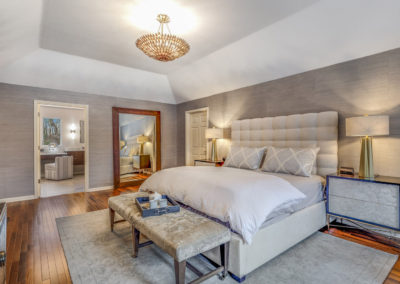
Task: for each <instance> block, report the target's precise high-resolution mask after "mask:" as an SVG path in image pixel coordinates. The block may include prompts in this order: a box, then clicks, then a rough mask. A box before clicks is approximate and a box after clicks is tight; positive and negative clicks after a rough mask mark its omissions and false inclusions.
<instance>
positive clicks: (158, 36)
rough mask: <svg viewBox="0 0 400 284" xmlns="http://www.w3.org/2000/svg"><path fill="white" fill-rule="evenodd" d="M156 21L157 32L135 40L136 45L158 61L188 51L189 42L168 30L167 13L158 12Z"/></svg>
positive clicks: (172, 58) (175, 56)
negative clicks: (158, 25) (166, 32)
mask: <svg viewBox="0 0 400 284" xmlns="http://www.w3.org/2000/svg"><path fill="white" fill-rule="evenodd" d="M157 21H159V22H160V27H159V28H158V32H157V33H155V34H146V35H143V36H141V37H140V38H138V39H137V40H136V46H137V48H139V49H140V50H141V51H143V52H144V53H145V54H146V55H147V56H149V57H151V58H154V59H156V60H159V61H164V62H165V61H172V60H174V59H177V58H179V57H181V56H183V55H185V54H186V53H188V51H189V49H190V46H189V44H188V43H187V42H186V41H185V40H183V39H181V38H180V37H177V36H174V35H172V34H171V31H170V30H169V27H168V23H169V21H170V19H169V17H168V15H165V14H159V15H158V16H157ZM164 26H165V27H167V29H168V34H165V33H164Z"/></svg>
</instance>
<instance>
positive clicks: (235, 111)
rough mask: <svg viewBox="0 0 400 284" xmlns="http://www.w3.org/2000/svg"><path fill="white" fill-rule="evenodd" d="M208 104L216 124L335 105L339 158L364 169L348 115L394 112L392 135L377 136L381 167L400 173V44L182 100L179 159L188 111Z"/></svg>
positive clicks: (182, 158)
mask: <svg viewBox="0 0 400 284" xmlns="http://www.w3.org/2000/svg"><path fill="white" fill-rule="evenodd" d="M206 106H208V107H209V109H210V114H209V115H210V124H211V125H215V126H216V127H222V128H225V127H228V128H229V127H230V125H231V122H232V121H233V120H236V119H245V118H257V117H266V116H277V115H288V114H296V113H307V112H320V111H326V110H335V111H338V112H339V116H340V122H339V137H340V138H339V163H340V164H341V165H347V166H353V167H355V168H356V169H358V163H359V151H360V145H359V140H358V139H357V138H354V137H345V128H344V123H345V117H350V116H359V115H364V114H370V115H373V114H388V115H390V133H391V134H390V137H383V138H375V139H374V152H375V170H376V172H378V173H380V174H382V175H396V176H400V167H399V166H398V165H399V164H400V49H394V50H391V51H387V52H384V53H380V54H376V55H372V56H368V57H365V58H361V59H357V60H353V61H349V62H344V63H340V64H337V65H333V66H329V67H326V68H322V69H318V70H313V71H309V72H305V73H301V74H297V75H294V76H290V77H286V78H282V79H278V80H274V81H269V82H265V83H261V84H258V85H254V86H250V87H246V88H242V89H238V90H233V91H230V92H226V93H221V94H217V95H214V96H210V97H207V98H203V99H199V100H194V101H190V102H186V103H182V104H179V105H178V109H177V119H178V164H179V165H183V164H184V161H185V133H184V131H185V128H184V125H185V111H187V110H192V109H197V108H201V107H206Z"/></svg>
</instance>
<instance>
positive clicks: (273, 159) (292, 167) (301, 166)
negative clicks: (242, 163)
mask: <svg viewBox="0 0 400 284" xmlns="http://www.w3.org/2000/svg"><path fill="white" fill-rule="evenodd" d="M318 152H319V148H275V147H268V151H267V155H266V157H265V160H264V163H263V165H262V168H261V170H263V171H265V172H274V173H285V174H292V175H296V176H305V177H309V176H311V173H312V170H313V166H314V164H315V163H316V159H317V154H318Z"/></svg>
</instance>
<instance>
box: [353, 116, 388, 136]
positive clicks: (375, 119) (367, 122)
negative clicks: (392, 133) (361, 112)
mask: <svg viewBox="0 0 400 284" xmlns="http://www.w3.org/2000/svg"><path fill="white" fill-rule="evenodd" d="M381 135H389V116H387V115H374V116H357V117H350V118H346V136H381Z"/></svg>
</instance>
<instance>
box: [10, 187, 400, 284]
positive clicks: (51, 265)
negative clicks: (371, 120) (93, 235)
mask: <svg viewBox="0 0 400 284" xmlns="http://www.w3.org/2000/svg"><path fill="white" fill-rule="evenodd" d="M136 190H137V187H130V188H126V189H118V190H104V191H98V192H92V193H74V194H68V195H61V196H56V197H49V198H42V199H36V200H29V201H21V202H14V203H9V204H8V231H7V254H8V255H7V283H9V284H13V283H71V278H70V275H69V271H68V266H67V262H66V260H65V256H64V252H63V249H62V246H61V242H60V239H59V236H58V232H57V228H56V223H55V219H56V218H58V217H63V216H71V215H76V214H82V213H85V212H90V211H95V210H100V209H105V208H107V200H108V198H109V197H110V196H113V195H119V194H121V193H128V192H132V191H136ZM325 232H326V233H329V234H331V235H334V236H337V237H340V238H344V239H347V240H350V241H354V242H357V243H360V244H363V245H367V246H371V247H374V248H377V249H380V250H383V251H387V252H390V253H395V254H400V249H398V248H395V247H392V246H389V245H387V244H382V243H379V242H377V241H376V240H374V239H372V238H371V237H369V236H364V235H362V234H360V233H359V232H357V231H356V232H355V231H348V230H342V229H341V230H339V229H335V228H331V229H330V231H329V232H328V231H327V230H325ZM385 283H386V284H393V283H400V261H397V263H396V264H395V266H394V268H393V269H392V271H391V273H390V274H389V276H388V278H387V280H386V282H385Z"/></svg>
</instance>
